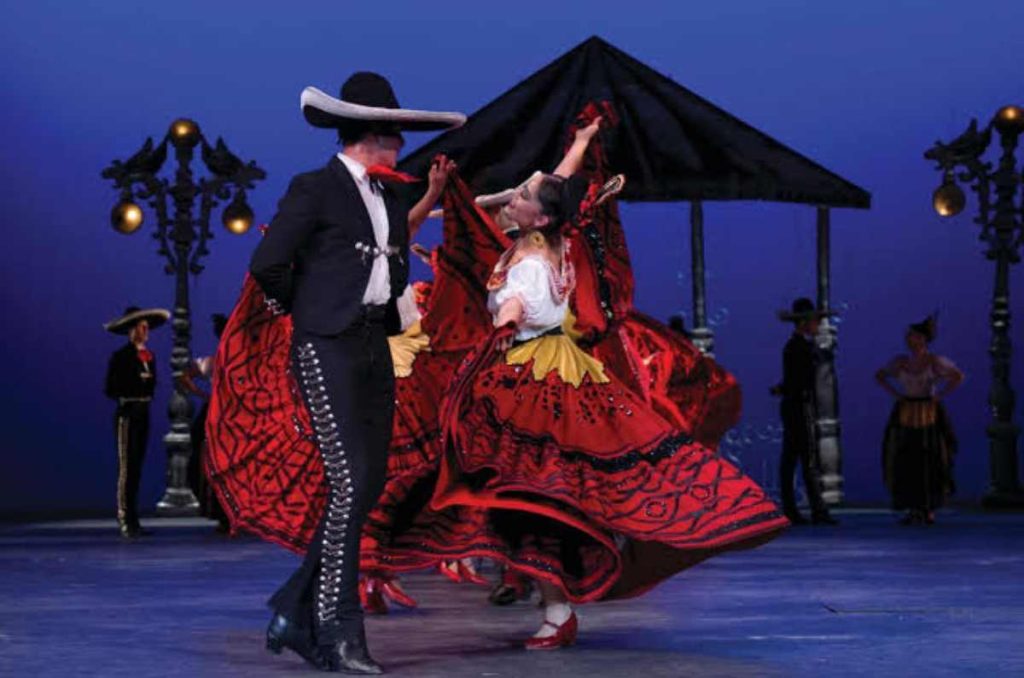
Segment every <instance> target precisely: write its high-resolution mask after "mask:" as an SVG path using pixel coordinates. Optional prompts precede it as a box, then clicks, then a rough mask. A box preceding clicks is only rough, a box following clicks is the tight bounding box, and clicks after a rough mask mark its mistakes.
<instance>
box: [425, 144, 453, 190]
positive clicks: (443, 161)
mask: <svg viewBox="0 0 1024 678" xmlns="http://www.w3.org/2000/svg"><path fill="white" fill-rule="evenodd" d="M457 167H458V165H456V164H455V161H454V160H450V159H449V158H448V156H446V155H444V154H443V153H442V154H440V155H438V156H437V157H435V158H434V162H432V163H430V172H429V173H428V174H427V192H428V193H429V194H430V195H433V196H434V198H435V200H436V199H437V197H438V196H440V195H441V191H443V190H444V186H445V184H446V183H448V175H450V174H451V173H452V172H454V171H455V169H456V168H457Z"/></svg>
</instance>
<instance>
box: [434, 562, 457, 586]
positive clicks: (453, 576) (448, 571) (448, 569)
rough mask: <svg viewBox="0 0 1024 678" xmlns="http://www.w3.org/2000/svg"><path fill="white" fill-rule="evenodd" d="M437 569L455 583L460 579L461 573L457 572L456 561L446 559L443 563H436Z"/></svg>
mask: <svg viewBox="0 0 1024 678" xmlns="http://www.w3.org/2000/svg"><path fill="white" fill-rule="evenodd" d="M452 565H454V567H452ZM437 571H438V572H440V573H441V574H443V575H444V576H445V577H447V578H448V579H449V580H450V581H452V582H454V583H456V584H458V583H459V582H461V581H462V575H460V574H459V563H458V561H450V560H446V561H445V562H443V563H438V564H437Z"/></svg>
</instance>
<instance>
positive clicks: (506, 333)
mask: <svg viewBox="0 0 1024 678" xmlns="http://www.w3.org/2000/svg"><path fill="white" fill-rule="evenodd" d="M497 331H498V335H499V336H498V340H497V341H496V342H494V348H495V349H497V350H498V351H500V352H502V353H504V352H505V351H507V350H509V349H510V348H512V344H513V342H514V341H515V338H516V324H515V323H514V322H512V321H509V322H507V323H505V324H503V325H499V326H498V330H497Z"/></svg>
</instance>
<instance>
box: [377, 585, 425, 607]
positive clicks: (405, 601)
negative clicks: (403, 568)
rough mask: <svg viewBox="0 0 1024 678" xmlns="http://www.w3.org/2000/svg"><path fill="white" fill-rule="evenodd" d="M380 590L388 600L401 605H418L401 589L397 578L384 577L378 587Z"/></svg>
mask: <svg viewBox="0 0 1024 678" xmlns="http://www.w3.org/2000/svg"><path fill="white" fill-rule="evenodd" d="M379 589H380V592H381V593H382V594H384V597H385V598H387V599H388V600H391V601H393V602H396V603H398V604H399V605H401V606H402V607H410V608H412V607H418V606H419V603H417V602H416V599H415V598H413V597H412V596H410V595H409V594H408V593H406V592H405V591H404V590H403V589H402V585H401V584H399V583H398V580H397V579H385V580H383V583H382V584H381V585H380V587H379Z"/></svg>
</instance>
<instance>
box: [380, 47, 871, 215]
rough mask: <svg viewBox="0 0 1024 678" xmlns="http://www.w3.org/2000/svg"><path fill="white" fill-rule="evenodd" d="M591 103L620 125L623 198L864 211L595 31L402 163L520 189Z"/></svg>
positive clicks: (841, 190) (615, 147)
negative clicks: (444, 162)
mask: <svg viewBox="0 0 1024 678" xmlns="http://www.w3.org/2000/svg"><path fill="white" fill-rule="evenodd" d="M590 101H609V102H611V103H612V105H613V106H614V107H615V110H616V112H617V113H618V115H619V117H620V119H621V121H620V124H619V126H618V127H617V128H616V129H615V132H614V133H613V134H608V135H606V137H605V139H604V141H605V148H606V150H607V152H608V159H609V168H610V169H611V170H612V171H614V172H617V173H618V172H622V173H624V174H625V175H626V176H627V178H628V181H627V183H626V188H625V190H624V191H623V193H622V195H620V199H621V200H627V201H676V200H769V201H777V202H795V203H807V204H813V205H819V206H828V207H862V208H866V207H870V205H871V195H870V194H869V193H868V192H867V191H865V190H864V189H862V188H860V187H859V186H857V185H855V184H853V183H851V182H850V181H847V180H846V179H843V178H842V177H840V176H839V175H837V174H835V173H834V172H831V171H829V170H827V169H825V168H824V167H822V166H821V165H819V164H817V163H815V162H814V161H812V160H809V159H808V158H806V157H804V156H803V155H800V154H799V153H797V152H796V151H793V150H792V149H790V148H787V147H786V146H784V145H783V144H781V143H779V142H778V141H776V140H775V139H773V138H771V137H770V136H768V135H767V134H764V133H763V132H760V131H758V130H756V129H754V128H753V127H751V126H750V125H748V124H746V123H745V122H743V121H742V120H740V119H739V118H737V117H735V116H734V115H731V114H730V113H728V112H726V111H724V110H722V109H721V108H718V107H717V106H715V105H714V104H712V103H710V102H708V101H706V100H705V99H703V98H701V97H699V96H697V95H696V94H694V93H693V92H691V91H690V90H688V89H686V88H685V87H683V86H681V85H679V84H678V83H676V82H674V81H673V80H671V79H669V78H667V77H666V76H664V75H662V74H660V73H658V72H656V71H654V70H653V69H651V68H649V67H648V66H646V65H644V64H643V63H641V62H639V61H637V60H636V59H634V58H633V57H631V56H629V55H628V54H626V53H625V52H623V51H621V50H619V49H617V48H615V47H613V46H612V45H610V44H608V43H607V42H605V41H604V40H602V39H601V38H598V37H596V36H595V37H592V38H589V39H588V40H586V41H584V42H583V43H581V44H580V45H578V46H576V47H575V48H573V49H572V50H570V51H569V52H567V53H566V54H564V55H562V56H561V57H559V58H558V59H556V60H555V61H553V62H551V63H550V64H548V65H547V66H545V67H544V68H542V69H540V70H539V71H537V72H536V73H534V74H533V75H531V76H529V77H528V78H526V79H525V80H523V81H522V82H520V83H519V84H518V85H516V86H515V87H513V88H512V89H510V90H508V91H507V92H505V93H504V94H502V95H501V96H499V97H498V98H496V99H494V100H493V101H491V102H490V103H489V104H487V105H486V106H484V107H483V108H481V109H480V110H478V111H477V112H475V113H473V114H472V115H471V116H470V117H469V120H468V121H467V122H466V124H465V125H464V126H463V127H461V128H459V129H455V130H451V131H449V132H447V133H445V134H442V135H440V136H439V137H437V138H436V139H434V140H432V141H431V142H429V143H427V144H426V145H425V146H423V147H422V148H420V149H418V150H417V151H416V152H414V153H413V154H411V155H410V156H409V157H407V158H405V159H404V160H403V161H402V162H401V163H400V167H401V169H402V170H404V171H406V172H410V173H412V174H416V175H419V176H426V172H427V168H428V166H429V163H430V159H431V158H432V157H433V156H434V155H435V154H437V153H442V152H443V153H447V154H449V155H450V156H452V157H453V158H454V159H455V160H457V161H458V163H459V172H460V174H461V175H462V176H463V178H465V179H466V180H467V182H468V183H469V185H470V187H471V188H472V189H473V190H474V191H475V192H476V193H478V194H479V193H493V192H496V191H500V190H503V189H505V188H509V187H511V186H515V185H517V184H518V183H519V182H520V181H522V180H523V179H525V178H526V177H527V176H529V175H530V173H532V172H533V171H534V170H537V169H542V170H546V171H550V170H551V169H552V168H554V166H555V165H556V164H558V160H559V159H560V158H561V155H562V153H563V150H564V143H565V138H566V137H565V134H566V130H567V129H568V128H569V126H570V125H571V124H572V122H573V120H574V119H575V118H576V116H577V114H578V113H579V112H580V110H581V109H582V108H583V106H584V105H585V104H586V103H588V102H590Z"/></svg>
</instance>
